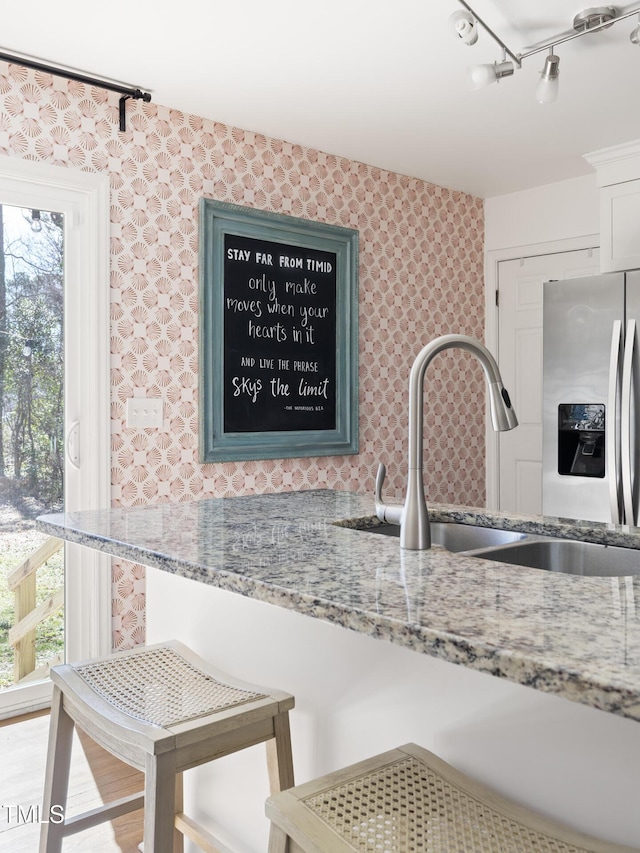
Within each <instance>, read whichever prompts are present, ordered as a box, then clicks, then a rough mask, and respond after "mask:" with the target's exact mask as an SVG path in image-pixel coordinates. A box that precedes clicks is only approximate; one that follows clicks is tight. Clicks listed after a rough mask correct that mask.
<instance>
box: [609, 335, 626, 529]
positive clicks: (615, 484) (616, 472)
mask: <svg viewBox="0 0 640 853" xmlns="http://www.w3.org/2000/svg"><path fill="white" fill-rule="evenodd" d="M621 348H622V321H620V320H615V322H614V324H613V331H612V333H611V356H610V359H609V400H608V405H607V424H606V458H607V476H608V477H609V505H610V508H611V521H612V523H613V524H620V522H621V521H622V511H621V502H620V444H619V442H618V401H619V397H620V355H621Z"/></svg>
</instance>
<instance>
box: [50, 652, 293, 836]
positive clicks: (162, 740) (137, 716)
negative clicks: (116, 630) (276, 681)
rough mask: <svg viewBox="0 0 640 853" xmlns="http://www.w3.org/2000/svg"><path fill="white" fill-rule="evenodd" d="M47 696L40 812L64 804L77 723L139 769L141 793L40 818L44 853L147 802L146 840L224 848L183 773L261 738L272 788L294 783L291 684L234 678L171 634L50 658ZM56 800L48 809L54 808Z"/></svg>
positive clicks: (60, 809)
mask: <svg viewBox="0 0 640 853" xmlns="http://www.w3.org/2000/svg"><path fill="white" fill-rule="evenodd" d="M51 680H52V681H53V685H54V687H53V700H52V706H51V724H50V730H49V749H48V755H47V770H46V776H45V793H44V803H43V814H55V815H60V813H61V812H64V811H65V809H66V800H67V788H68V781H69V764H70V758H71V742H72V736H73V728H74V726H75V725H77V726H78V728H80V729H82V731H84V732H86V734H87V735H89V736H90V737H91V738H92V739H93V740H94V741H96V742H97V743H98V744H100V745H101V746H102V747H104V748H105V749H106V750H108V751H109V752H110V753H112V754H113V755H115V756H116V757H117V758H119V759H120V760H122V761H124V762H125V763H126V764H129V765H130V766H132V767H135V768H137V769H138V770H142V771H144V773H145V789H144V792H141V793H140V794H137V795H133V796H130V797H125V798H122V799H121V800H117V801H116V802H114V803H108V804H105V805H104V806H103V807H101V808H99V809H94V810H93V811H91V812H86V813H83V814H80V815H75V816H73V817H68V816H66V815H65V817H64V821H59V822H56V821H49V822H48V823H43V824H42V828H41V835H40V853H57V851H60V850H61V849H62V846H61V845H62V839H63V838H64V837H65V836H67V835H70V834H72V833H75V832H80V831H82V830H84V829H87V828H89V827H91V826H94V825H96V824H98V823H103V822H104V821H106V820H113V819H114V818H115V817H117V816H119V815H121V814H126V813H128V812H130V811H134V810H135V809H138V808H141V807H144V810H145V814H144V848H145V850H146V851H152V853H177V851H181V850H182V849H183V836H184V835H187V836H188V837H190V838H191V839H192V840H193V841H195V843H196V844H198V845H199V846H200V847H201V848H202V849H204V850H211V851H214V850H215V851H217V850H221V849H225V848H224V845H222V844H221V842H219V841H218V840H217V839H215V838H214V837H213V836H211V835H210V834H209V833H208V832H207V831H206V830H204V829H203V828H202V827H199V826H198V825H197V824H195V823H194V822H193V821H192V820H191V819H190V818H188V817H187V816H186V815H184V813H183V811H182V772H183V771H185V770H188V769H189V768H191V767H195V766H196V765H199V764H203V763H205V762H207V761H212V760H214V759H216V758H220V757H221V756H223V755H229V754H230V753H232V752H237V751H238V750H241V749H245V748H246V747H249V746H253V745H254V744H257V743H261V742H265V743H266V744H267V764H268V769H269V786H270V791H271V793H272V794H273V793H276V792H278V791H281V790H283V789H284V788H287V787H291V786H292V785H293V763H292V757H291V741H290V735H289V713H288V712H289V710H290V709H291V708H293V706H294V699H293V697H292V696H290V695H289V694H288V693H283V692H281V691H277V690H271V689H269V688H265V687H261V686H258V685H254V684H248V683H246V682H242V681H239V680H238V679H235V678H233V677H232V676H230V675H228V674H226V673H224V672H222V671H220V670H217V669H215V668H214V667H212V666H211V665H210V664H208V663H207V662H206V661H204V660H202V659H201V658H199V657H198V656H197V655H195V654H194V653H193V652H192V651H191V650H190V649H188V648H187V647H186V646H183V645H182V644H180V643H178V642H176V641H171V642H168V643H162V644H159V645H156V646H148V647H143V648H139V649H134V650H132V651H127V652H120V653H116V654H113V655H109V656H107V657H104V658H99V659H95V660H90V661H86V662H83V663H79V664H65V665H63V666H57V667H53V668H52V670H51ZM52 809H53V811H52Z"/></svg>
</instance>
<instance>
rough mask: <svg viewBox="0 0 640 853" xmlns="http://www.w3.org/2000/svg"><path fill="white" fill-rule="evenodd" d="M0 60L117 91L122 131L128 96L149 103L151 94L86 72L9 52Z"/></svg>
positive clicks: (1, 55) (125, 120)
mask: <svg viewBox="0 0 640 853" xmlns="http://www.w3.org/2000/svg"><path fill="white" fill-rule="evenodd" d="M0 60H2V61H4V62H10V63H11V64H12V65H22V66H24V67H25V68H33V69H34V71H44V72H45V74H54V75H55V76H57V77H65V78H66V79H67V80H75V81H76V83H86V84H87V85H89V86H96V87H97V88H98V89H109V90H110V91H111V92H119V93H120V95H121V96H122V97H121V98H120V104H119V106H120V130H121V132H122V133H124V132H125V130H126V129H127V114H126V111H125V103H126V102H127V99H128V98H134V100H139V101H145V102H146V103H149V101H150V100H151V94H150V93H149V92H143V91H142V90H141V89H136V88H134V87H133V86H124V85H121V84H120V83H112V82H110V81H109V80H100V79H98V78H97V77H88V76H87V75H86V74H79V73H78V72H76V71H71V70H67V69H66V68H56V67H55V66H52V65H45V64H44V63H43V62H36V60H34V59H27V58H26V57H23V56H16V55H13V54H11V53H0Z"/></svg>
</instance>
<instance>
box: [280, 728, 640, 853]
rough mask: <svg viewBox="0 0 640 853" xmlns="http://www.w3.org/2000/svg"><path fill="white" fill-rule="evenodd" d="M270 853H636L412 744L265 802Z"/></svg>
mask: <svg viewBox="0 0 640 853" xmlns="http://www.w3.org/2000/svg"><path fill="white" fill-rule="evenodd" d="M266 813H267V817H268V818H269V819H270V820H271V833H270V836H269V853H285V851H286V853H299V851H304V853H327V851H331V853H365V851H366V853H370V851H376V853H632V850H633V853H638V851H637V850H636V849H635V848H630V847H624V846H620V845H615V844H608V843H606V842H604V841H599V840H597V839H594V838H590V837H588V836H586V835H583V834H582V833H578V832H576V831H574V830H571V829H568V828H567V827H564V826H562V825H560V824H558V823H556V822H555V821H551V820H548V819H546V818H544V817H542V816H540V815H538V814H535V813H534V812H531V811H529V810H528V809H526V808H524V807H522V806H519V805H517V804H515V803H513V802H511V801H509V800H507V799H505V798H504V797H502V796H501V795H499V794H497V793H496V792H495V791H492V790H491V789H490V788H487V787H486V786H485V785H482V784H480V783H478V782H476V781H473V780H471V779H470V778H469V777H467V776H465V775H464V774H463V773H461V772H460V771H458V770H455V769H454V768H453V767H451V766H450V765H449V764H447V763H446V762H444V761H442V760H441V759H439V758H437V757H436V756H435V755H433V753H431V752H428V751H427V750H426V749H422V748H421V747H419V746H416V745H415V744H406V745H405V746H402V747H399V748H398V749H394V750H391V751H390V752H386V753H383V754H381V755H378V756H375V757H374V758H371V759H368V760H366V761H362V762H360V763H358V764H354V765H352V766H350V767H347V768H345V769H343V770H338V771H337V772H335V773H330V774H329V775H327V776H323V777H322V778H320V779H316V780H314V781H311V782H308V783H306V784H303V785H299V786H297V787H295V788H291V789H289V790H287V791H283V792H281V793H279V794H275V795H273V796H271V797H269V799H268V800H267V803H266Z"/></svg>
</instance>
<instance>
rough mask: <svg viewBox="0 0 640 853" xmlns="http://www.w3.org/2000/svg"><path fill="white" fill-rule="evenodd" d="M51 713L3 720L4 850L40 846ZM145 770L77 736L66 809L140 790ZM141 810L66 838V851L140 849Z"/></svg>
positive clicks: (17, 852) (132, 852)
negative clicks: (40, 825) (132, 767)
mask: <svg viewBox="0 0 640 853" xmlns="http://www.w3.org/2000/svg"><path fill="white" fill-rule="evenodd" d="M48 732H49V714H48V713H39V714H31V715H29V716H27V717H21V718H19V719H18V720H17V721H12V720H5V721H0V850H2V851H3V853H5V851H6V853H34V851H36V850H37V849H38V838H39V832H40V827H39V824H38V820H39V817H40V815H39V808H40V805H41V803H42V788H43V780H44V768H45V761H46V755H47V737H48ZM142 787H143V779H142V774H141V773H138V772H137V771H135V770H132V769H131V768H130V767H127V765H125V764H122V763H121V762H120V761H118V760H117V759H116V758H113V756H111V755H109V754H108V753H106V752H105V751H104V750H103V749H101V748H100V747H98V746H96V745H95V744H94V743H93V742H92V741H91V740H90V739H89V738H87V737H85V736H84V735H81V736H80V737H78V736H77V735H76V736H75V739H74V744H73V758H72V764H71V781H70V783H69V801H68V803H67V811H68V813H69V814H74V813H76V812H79V811H84V810H85V809H87V808H93V807H95V806H97V805H99V804H100V803H102V802H108V801H109V800H112V799H115V798H117V797H121V796H126V795H127V794H132V793H135V792H136V791H141V790H142ZM141 840H142V810H138V811H136V812H132V813H131V814H129V815H124V816H123V817H121V818H118V819H117V820H115V821H113V823H106V824H102V825H101V826H98V827H94V828H93V829H90V830H87V831H86V832H82V833H78V835H73V836H70V837H69V838H66V839H65V840H64V843H63V848H62V849H63V851H64V853H71V851H73V853H79V851H83V853H86V851H87V850H91V853H138V844H139V843H140V842H141Z"/></svg>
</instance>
